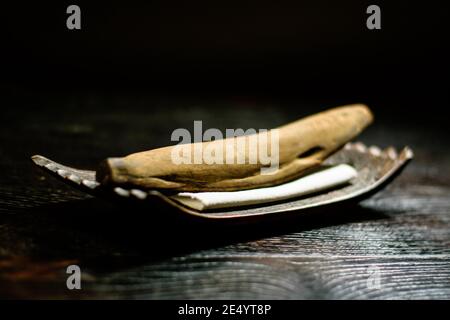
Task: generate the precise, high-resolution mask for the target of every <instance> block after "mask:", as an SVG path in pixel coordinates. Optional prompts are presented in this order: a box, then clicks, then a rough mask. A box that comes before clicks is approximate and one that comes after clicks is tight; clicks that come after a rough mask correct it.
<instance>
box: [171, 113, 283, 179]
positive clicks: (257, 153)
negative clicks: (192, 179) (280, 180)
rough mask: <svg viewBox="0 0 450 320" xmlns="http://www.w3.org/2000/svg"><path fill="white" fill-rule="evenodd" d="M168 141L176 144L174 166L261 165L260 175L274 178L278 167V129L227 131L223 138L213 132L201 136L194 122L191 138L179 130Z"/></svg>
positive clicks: (199, 127) (199, 123)
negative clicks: (273, 175) (272, 175)
mask: <svg viewBox="0 0 450 320" xmlns="http://www.w3.org/2000/svg"><path fill="white" fill-rule="evenodd" d="M223 139H227V142H225V140H223ZM230 139H231V140H233V142H232V143H230V142H229V140H230ZM171 140H172V141H178V142H179V143H178V144H177V145H176V146H175V147H174V148H173V150H172V154H171V160H172V162H173V163H174V164H176V165H181V164H209V165H211V164H260V165H261V169H260V172H261V174H273V173H275V172H276V171H277V170H278V168H279V164H280V155H279V131H278V129H272V130H267V129H259V130H258V131H256V130H255V129H247V130H245V131H244V130H243V129H226V130H225V134H223V133H222V131H220V130H219V129H216V128H209V129H207V130H206V131H205V132H203V123H202V121H194V134H193V136H192V135H191V133H190V132H189V130H187V129H184V128H178V129H175V130H174V131H173V132H172V136H171ZM202 142H210V143H202Z"/></svg>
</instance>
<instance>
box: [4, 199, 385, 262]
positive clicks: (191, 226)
mask: <svg viewBox="0 0 450 320" xmlns="http://www.w3.org/2000/svg"><path fill="white" fill-rule="evenodd" d="M386 217H387V216H386V215H384V214H383V213H381V212H377V211H374V210H370V209H367V208H363V207H361V206H358V205H357V204H353V203H347V204H342V205H336V204H335V205H333V206H330V207H324V208H321V207H319V208H316V209H310V210H302V211H301V212H300V211H297V212H290V213H280V214H274V215H271V216H267V217H265V218H257V219H250V220H245V221H227V222H223V221H208V220H201V219H195V218H192V217H190V216H188V215H186V214H184V213H181V212H180V211H178V210H176V209H175V208H172V207H169V206H167V205H165V204H163V203H159V202H155V203H152V204H151V205H148V204H147V206H138V205H136V206H130V205H127V206H124V205H123V206H122V205H120V204H116V203H109V202H106V201H103V200H101V199H97V198H92V199H87V200H80V201H69V202H61V203H56V204H48V205H44V206H40V207H35V208H31V209H24V210H23V211H22V212H18V213H17V214H15V215H10V216H9V217H8V218H7V221H6V223H7V225H8V228H9V229H10V230H14V231H13V232H16V233H17V234H18V236H19V237H20V238H28V239H32V245H33V248H31V249H30V251H31V252H29V253H28V254H29V255H30V254H31V256H33V257H36V258H38V259H42V258H45V259H52V258H55V259H62V258H64V259H77V260H83V264H84V265H91V266H92V267H93V268H95V269H99V270H102V269H103V268H109V269H110V268H111V266H115V267H120V266H124V267H125V266H127V267H129V266H131V265H135V264H141V263H144V262H149V261H157V260H160V259H164V258H168V257H171V256H175V255H181V254H187V253H192V252H196V251H199V250H204V249H212V248H218V247H221V246H224V245H229V244H235V243H239V242H247V241H252V240H258V239H263V238H265V237H273V236H278V235H283V234H289V233H294V232H302V231H307V230H311V229H316V228H323V227H330V226H334V225H340V224H345V223H351V222H360V221H366V220H373V219H384V218H386Z"/></svg>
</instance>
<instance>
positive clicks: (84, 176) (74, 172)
mask: <svg viewBox="0 0 450 320" xmlns="http://www.w3.org/2000/svg"><path fill="white" fill-rule="evenodd" d="M412 158H413V152H412V150H411V149H410V148H408V147H405V148H403V149H402V150H401V151H400V152H397V151H396V150H395V149H394V148H393V147H389V148H386V149H384V150H381V149H380V148H378V147H376V146H371V147H366V146H365V145H364V144H362V143H360V142H357V143H347V144H346V145H345V146H344V147H343V148H342V149H341V150H339V151H337V152H336V153H334V154H333V155H332V156H330V157H329V158H328V159H327V160H326V161H325V162H324V165H332V164H340V163H347V164H350V165H352V166H353V167H354V168H355V169H356V170H357V171H358V176H357V177H356V178H355V179H353V180H352V183H350V184H348V185H345V186H343V187H340V188H337V189H333V190H331V191H327V192H323V193H320V194H315V195H310V196H306V197H301V198H295V199H289V200H284V201H282V202H276V203H265V204H262V205H257V206H255V205H254V206H251V207H238V208H229V209H218V210H214V211H206V212H205V211H197V210H194V209H191V208H188V207H185V206H183V205H181V204H180V203H178V202H176V201H174V200H172V199H171V198H170V195H169V194H166V193H163V192H160V191H157V190H140V189H124V188H120V187H116V188H111V187H106V186H103V185H101V184H100V183H98V182H97V181H96V180H95V171H90V170H81V169H75V168H71V167H68V166H64V165H62V164H59V163H57V162H55V161H53V160H50V159H47V158H45V157H43V156H40V155H35V156H33V157H32V158H31V159H32V160H33V162H34V163H35V164H36V165H37V166H39V167H41V168H42V169H44V170H45V171H47V172H49V173H51V174H52V175H54V176H56V177H57V178H59V179H60V180H62V181H64V182H65V183H67V184H69V185H71V186H73V187H76V188H78V189H80V190H82V191H84V192H87V193H89V194H92V195H95V196H99V197H106V198H110V199H111V198H113V199H121V200H125V201H129V202H130V203H132V202H134V203H136V202H139V203H140V204H144V203H145V204H149V205H151V204H152V203H155V201H162V202H163V203H164V204H166V205H167V206H171V207H174V208H176V209H177V210H179V212H180V213H184V214H187V215H189V216H191V217H197V218H203V219H216V220H217V219H222V220H224V219H242V218H252V217H254V218H257V217H263V216H269V215H270V216H273V215H280V214H284V213H288V212H291V213H296V212H299V213H300V212H305V211H306V210H308V209H314V208H318V207H322V206H328V205H333V204H338V203H342V202H347V201H350V200H352V201H360V200H362V199H364V198H367V197H369V196H371V195H372V194H374V193H375V192H377V191H379V190H380V189H381V188H383V187H384V186H385V185H387V184H388V183H389V182H390V181H391V180H392V179H393V178H394V177H395V176H397V174H398V173H400V171H401V169H402V168H404V167H405V166H406V164H407V163H408V162H409V161H410V160H411V159H412Z"/></svg>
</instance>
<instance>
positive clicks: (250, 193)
mask: <svg viewBox="0 0 450 320" xmlns="http://www.w3.org/2000/svg"><path fill="white" fill-rule="evenodd" d="M356 176H357V172H356V170H355V169H354V168H353V167H351V166H349V165H347V164H340V165H337V166H334V167H331V168H327V169H324V170H321V171H318V172H315V173H312V174H310V175H307V176H304V177H302V178H299V179H297V180H294V181H291V182H287V183H284V184H281V185H278V186H274V187H268V188H259V189H251V190H243V191H232V192H195V193H193V192H181V193H178V194H177V195H175V196H172V197H171V198H172V199H174V200H176V201H178V202H180V203H182V204H184V205H185V206H187V207H190V208H193V209H196V210H200V211H201V210H207V209H218V208H228V207H238V206H244V205H251V204H260V203H266V202H273V201H279V200H285V199H289V198H294V197H299V196H304V195H308V194H312V193H316V192H319V191H323V190H327V189H330V188H333V187H336V186H339V185H342V184H344V183H347V182H349V181H350V180H351V179H353V178H354V177H356Z"/></svg>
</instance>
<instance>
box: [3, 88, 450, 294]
mask: <svg viewBox="0 0 450 320" xmlns="http://www.w3.org/2000/svg"><path fill="white" fill-rule="evenodd" d="M8 101H9V102H8V104H9V105H8V108H6V109H4V110H3V111H2V126H0V142H1V158H0V170H1V175H0V179H1V183H0V296H1V297H3V298H63V299H66V298H67V299H71V298H77V299H78V298H82V299H89V298H141V299H184V298H204V299H215V298H223V299H227V298H233V299H241V298H244V299H246V298H248V299H304V298H305V299H449V298H450V166H449V164H450V149H449V147H448V138H449V135H448V134H447V133H446V131H447V130H445V128H444V127H445V119H440V118H439V117H435V118H433V119H431V118H429V117H428V118H427V116H425V117H423V116H421V115H420V114H419V115H417V114H416V116H413V115H412V114H409V113H406V114H405V113H402V112H397V113H395V114H394V113H392V114H391V113H390V112H389V110H390V109H389V106H384V108H383V111H382V112H380V113H381V116H379V117H377V120H376V123H375V124H374V125H373V126H372V127H370V128H369V129H368V130H367V131H366V132H365V133H364V134H363V135H362V136H361V140H362V141H364V142H365V143H367V144H369V145H370V144H376V145H379V146H381V147H386V146H388V145H394V146H396V147H401V146H404V145H409V146H410V147H411V148H412V149H413V150H414V152H415V159H414V160H413V162H412V163H411V164H410V165H409V166H408V167H407V169H406V170H405V171H404V172H403V173H402V175H401V176H400V177H399V178H398V179H396V180H395V181H394V182H393V183H392V184H391V185H389V187H388V188H387V189H385V190H383V191H382V192H380V193H378V194H377V195H375V196H374V197H372V198H370V199H368V200H365V201H364V202H362V203H360V204H359V205H354V206H350V207H346V208H336V209H329V210H328V211H327V212H323V213H320V214H317V215H305V216H303V215H302V214H299V215H298V216H296V217H294V218H291V219H289V221H285V220H281V221H275V222H270V223H264V222H261V223H257V224H251V225H230V226H221V225H216V224H208V223H196V222H192V221H189V220H183V219H179V220H177V219H169V221H165V220H166V219H164V215H165V210H166V209H164V208H161V207H157V206H156V205H155V207H154V208H148V209H147V210H142V209H139V208H133V207H121V206H117V205H116V204H112V203H109V202H107V201H105V200H101V199H96V198H92V197H90V196H88V195H86V194H84V193H81V192H79V191H77V190H74V189H72V188H70V187H68V186H66V185H64V184H62V183H60V182H59V181H56V180H55V179H53V178H52V177H49V176H47V175H45V174H43V172H42V171H40V170H38V169H37V168H35V167H34V166H33V164H32V162H31V161H30V156H31V155H32V154H36V153H39V154H42V155H45V156H48V157H49V158H52V159H55V160H57V161H59V162H62V163H67V164H71V165H73V166H79V167H82V168H93V167H94V166H95V165H96V164H97V163H98V162H99V161H100V160H102V159H103V158H105V157H107V156H115V155H123V154H127V153H131V152H134V151H137V150H142V149H149V148H154V147H158V146H163V145H166V144H169V143H170V134H171V132H172V130H174V129H175V128H178V127H185V128H188V129H192V127H193V120H203V122H204V127H217V128H220V129H224V128H236V127H242V128H250V127H254V128H270V127H273V126H277V125H280V124H282V123H285V122H288V121H291V120H294V119H297V118H299V117H301V116H304V115H306V114H308V113H310V112H315V111H318V110H320V109H323V108H326V107H328V106H330V107H331V106H334V105H336V104H337V103H338V101H336V103H335V102H334V101H333V103H329V101H315V102H311V101H299V100H294V101H291V100H290V101H284V100H277V99H266V100H257V99H256V100H254V99H251V98H248V97H247V98H243V97H234V98H226V99H215V98H210V99H194V98H189V99H184V98H167V97H165V98H161V97H159V98H155V97H154V96H152V95H151V94H139V93H135V94H127V95H121V94H119V93H115V94H108V95H106V94H105V95H102V94H92V93H84V94H79V93H71V92H65V93H58V92H53V93H51V94H45V95H44V94H39V93H36V92H25V93H24V92H15V93H14V92H12V93H11V96H10V99H9V100H8ZM339 102H351V101H339ZM374 110H375V112H376V111H377V106H376V105H375V106H374ZM397 111H398V110H397ZM376 115H377V113H376ZM72 264H76V265H79V266H80V268H81V270H82V289H81V290H68V289H67V288H66V279H67V277H68V274H66V268H67V266H69V265H72ZM374 276H375V277H377V276H379V278H378V279H379V286H376V283H375V286H373V285H370V284H373V283H374V282H373V281H372V280H374V279H375V278H374ZM371 281H372V282H371Z"/></svg>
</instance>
